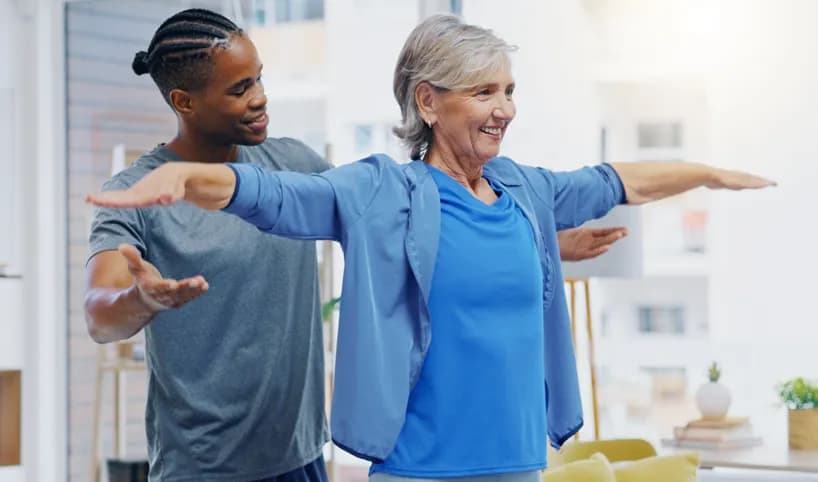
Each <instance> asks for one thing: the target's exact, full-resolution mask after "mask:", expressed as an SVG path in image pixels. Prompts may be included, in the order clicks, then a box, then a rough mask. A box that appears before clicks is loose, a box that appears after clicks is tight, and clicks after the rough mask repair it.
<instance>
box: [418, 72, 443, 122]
mask: <svg viewBox="0 0 818 482" xmlns="http://www.w3.org/2000/svg"><path fill="white" fill-rule="evenodd" d="M415 104H416V105H417V107H418V113H419V114H420V117H421V118H422V119H423V122H424V123H425V124H426V125H428V126H430V127H431V126H432V125H434V123H435V122H437V114H436V111H437V105H438V102H437V92H436V91H435V88H434V87H432V85H431V84H430V83H429V82H421V83H419V84H418V85H417V87H415Z"/></svg>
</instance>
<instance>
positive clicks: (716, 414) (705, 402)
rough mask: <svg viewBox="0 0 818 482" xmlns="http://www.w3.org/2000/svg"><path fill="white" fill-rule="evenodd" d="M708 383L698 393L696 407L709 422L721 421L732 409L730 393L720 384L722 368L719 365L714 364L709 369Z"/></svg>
mask: <svg viewBox="0 0 818 482" xmlns="http://www.w3.org/2000/svg"><path fill="white" fill-rule="evenodd" d="M707 379H708V380H709V381H708V383H705V384H704V385H702V386H701V387H699V389H698V390H697V391H696V406H697V407H698V408H699V412H701V414H702V418H704V419H708V420H720V419H722V418H724V417H726V416H727V410H729V409H730V401H731V397H730V391H729V390H728V389H727V387H725V386H724V385H722V384H721V383H719V379H721V368H719V365H718V363H716V362H713V363H711V364H710V366H709V367H708V369H707Z"/></svg>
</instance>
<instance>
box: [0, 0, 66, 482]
mask: <svg viewBox="0 0 818 482" xmlns="http://www.w3.org/2000/svg"><path fill="white" fill-rule="evenodd" d="M62 26H63V24H62V2H54V1H51V0H0V62H2V65H4V68H3V69H2V70H0V82H2V83H10V84H11V86H12V87H13V88H14V89H15V94H14V101H15V114H14V122H15V127H16V130H15V135H14V137H15V142H16V148H15V152H16V157H17V161H18V164H17V166H16V168H17V171H16V172H15V175H14V176H15V179H14V182H15V186H16V193H15V195H14V196H15V199H13V200H10V201H8V200H5V199H3V200H2V202H0V205H2V207H0V213H1V214H0V216H2V222H3V223H4V228H5V229H4V232H3V233H4V235H13V236H14V237H15V238H16V243H17V244H16V246H17V247H16V250H17V252H16V253H15V254H14V255H13V256H14V258H15V259H14V261H15V263H14V266H15V267H16V268H15V269H16V270H18V271H19V272H21V273H22V274H23V275H24V279H23V281H22V288H21V290H20V292H18V293H17V294H16V295H14V298H15V299H14V301H16V302H17V303H18V308H19V312H20V318H21V319H20V320H19V321H17V322H16V323H17V324H18V326H17V329H16V330H15V329H13V328H12V327H11V325H10V324H9V325H8V326H5V325H4V326H3V330H4V334H5V333H15V331H16V333H17V335H16V336H19V337H21V340H20V352H21V358H22V360H21V364H22V369H23V372H22V385H23V386H22V390H23V394H22V397H23V401H22V404H23V407H24V411H23V420H22V444H23V446H22V454H21V456H22V463H23V465H22V467H17V468H12V469H4V470H3V471H2V472H1V473H0V477H1V478H0V480H2V481H3V482H9V481H15V482H18V481H19V482H22V481H27V482H39V481H41V480H42V481H44V480H49V481H51V480H54V481H58V480H63V479H64V478H65V453H66V443H65V440H66V438H65V426H66V420H65V409H66V404H65V397H66V393H65V376H64V373H65V360H66V358H65V331H66V330H65V327H66V325H65V317H66V308H65V287H66V276H65V246H66V244H65V209H64V206H65V174H64V173H65V159H64V148H63V146H64V143H63V138H64V130H65V126H64V115H63V108H64V98H63V97H62V95H61V92H62V90H61V89H62V87H63V77H62V72H63V69H62V52H63V50H62V35H63V32H62ZM3 162H7V161H6V160H4V161H3ZM3 169H4V171H5V169H7V166H5V165H4V166H3ZM4 174H5V172H4ZM9 207H10V209H8V208H9ZM3 208H6V209H3ZM15 217H16V218H17V219H18V224H15V225H13V226H12V225H11V224H6V223H8V219H9V218H15ZM6 309H8V307H6ZM12 311H13V310H12ZM5 322H7V320H4V323H5Z"/></svg>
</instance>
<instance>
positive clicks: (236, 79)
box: [190, 35, 268, 145]
mask: <svg viewBox="0 0 818 482" xmlns="http://www.w3.org/2000/svg"><path fill="white" fill-rule="evenodd" d="M212 61H213V70H212V72H211V74H210V80H209V81H208V83H207V85H206V86H205V87H204V88H203V89H200V90H197V91H195V92H190V97H191V101H192V103H191V105H192V113H191V120H192V121H193V122H194V128H195V129H197V130H198V131H199V132H200V133H201V134H204V135H206V136H209V137H210V138H212V139H213V140H217V141H219V142H221V143H224V144H242V145H256V144H260V143H262V142H264V140H265V139H266V138H267V123H268V118H267V112H266V109H267V96H266V95H265V94H264V87H263V86H262V84H261V68H262V65H261V61H260V60H259V58H258V52H257V51H256V47H255V46H254V45H253V42H251V41H250V39H249V38H248V37H247V35H236V36H233V37H232V38H231V39H230V43H229V44H228V45H227V47H226V48H220V47H216V48H214V49H213V52H212Z"/></svg>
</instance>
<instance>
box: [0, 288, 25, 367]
mask: <svg viewBox="0 0 818 482" xmlns="http://www.w3.org/2000/svg"><path fill="white" fill-rule="evenodd" d="M22 367H23V280H22V279H20V278H0V370H7V369H21V368H22Z"/></svg>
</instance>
